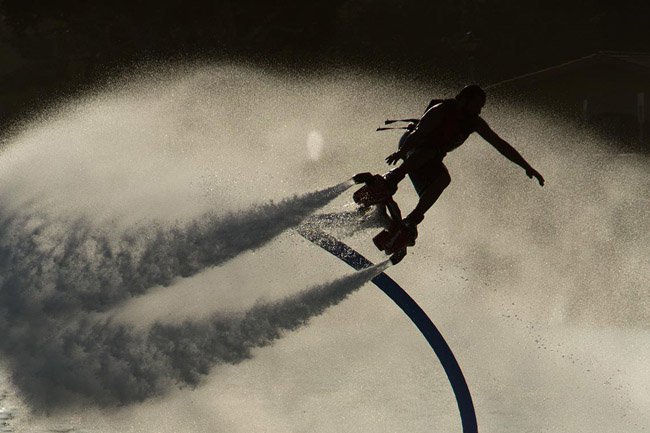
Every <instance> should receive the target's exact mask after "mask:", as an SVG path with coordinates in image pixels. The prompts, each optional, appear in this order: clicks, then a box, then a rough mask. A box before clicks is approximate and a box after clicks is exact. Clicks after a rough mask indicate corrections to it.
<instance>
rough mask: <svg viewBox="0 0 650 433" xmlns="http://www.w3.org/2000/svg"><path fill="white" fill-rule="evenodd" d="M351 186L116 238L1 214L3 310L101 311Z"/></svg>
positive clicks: (247, 244)
mask: <svg viewBox="0 0 650 433" xmlns="http://www.w3.org/2000/svg"><path fill="white" fill-rule="evenodd" d="M349 186H350V182H343V183H340V184H338V185H335V186H333V187H330V188H327V189H324V190H321V191H316V192H312V193H308V194H304V195H302V196H296V197H294V198H292V199H287V200H283V201H282V202H280V203H272V202H271V203H268V204H263V205H258V206H254V207H252V208H250V209H248V210H245V211H242V212H239V213H231V214H228V215H226V216H222V217H218V216H216V215H214V214H206V215H204V216H203V217H201V218H199V219H197V220H195V221H194V222H192V223H190V224H188V225H186V226H184V227H165V226H153V227H152V226H149V227H142V228H139V229H134V230H131V231H130V232H127V233H125V234H122V235H121V236H116V235H115V234H113V233H110V232H108V231H106V230H101V229H97V228H95V227H93V226H92V225H91V224H90V223H87V222H85V221H83V220H78V221H74V222H66V221H56V222H53V221H51V220H49V221H48V220H44V219H40V220H39V219H38V218H36V217H34V216H23V217H19V216H11V217H10V216H4V218H2V220H1V221H0V271H1V272H0V274H1V275H2V276H1V277H0V302H1V304H2V309H3V310H4V311H5V314H9V315H11V314H14V313H15V314H19V315H20V314H22V313H21V312H23V311H29V310H31V309H41V308H42V309H43V310H44V311H45V312H46V313H48V314H67V313H68V312H69V311H76V310H92V311H104V310H106V309H107V308H110V307H111V306H113V305H115V304H117V303H119V302H122V301H124V300H125V299H127V298H129V297H131V296H135V295H140V294H143V293H145V292H146V290H147V289H149V288H151V287H154V286H158V285H163V286H164V285H169V284H171V283H172V281H173V280H174V279H175V278H177V277H189V276H192V275H194V274H196V273H197V272H199V271H201V270H203V269H205V268H207V267H210V266H218V265H221V264H223V263H224V262H226V261H228V260H230V259H232V258H234V257H236V256H237V255H239V254H241V253H243V252H245V251H248V250H252V249H256V248H260V247H262V246H264V245H265V244H266V243H267V242H269V241H270V240H272V239H273V238H275V237H276V236H277V235H279V234H280V233H282V232H283V231H285V230H287V229H288V228H291V227H294V226H296V225H298V224H300V223H301V222H302V220H303V219H305V218H306V217H307V216H309V215H310V214H311V213H312V212H313V211H314V210H316V209H318V208H320V207H322V206H324V205H326V204H327V203H328V202H330V201H331V200H333V199H334V198H336V197H337V196H338V195H339V194H341V193H342V192H343V191H345V190H346V189H347V188H348V187H349Z"/></svg>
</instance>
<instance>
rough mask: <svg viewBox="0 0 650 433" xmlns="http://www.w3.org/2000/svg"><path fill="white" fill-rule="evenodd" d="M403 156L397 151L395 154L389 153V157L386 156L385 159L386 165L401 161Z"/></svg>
mask: <svg viewBox="0 0 650 433" xmlns="http://www.w3.org/2000/svg"><path fill="white" fill-rule="evenodd" d="M403 156H404V155H402V152H400V151H399V150H398V151H397V152H395V153H391V154H390V155H388V156H387V157H386V164H388V165H393V164H397V162H398V161H399V160H400V159H402V157H403Z"/></svg>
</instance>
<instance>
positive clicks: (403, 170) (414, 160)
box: [384, 149, 449, 201]
mask: <svg viewBox="0 0 650 433" xmlns="http://www.w3.org/2000/svg"><path fill="white" fill-rule="evenodd" d="M437 157H439V155H438V152H437V151H435V150H430V149H427V150H420V151H417V152H413V153H412V154H411V155H409V156H408V157H407V158H406V159H405V160H404V162H402V163H401V164H400V165H399V166H398V167H396V168H394V169H392V170H391V171H389V172H388V173H386V174H385V175H384V179H386V180H387V181H388V182H390V183H391V184H393V185H394V186H395V187H397V184H398V183H400V182H401V181H402V179H404V177H405V176H406V175H407V174H409V173H413V172H414V171H417V170H418V169H420V168H422V167H424V166H425V165H426V164H428V163H430V162H431V161H432V160H433V159H434V158H437ZM447 175H449V173H447ZM443 189H444V188H443ZM434 201H435V200H434Z"/></svg>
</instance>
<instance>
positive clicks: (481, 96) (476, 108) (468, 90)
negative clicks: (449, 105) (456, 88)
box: [456, 84, 485, 116]
mask: <svg viewBox="0 0 650 433" xmlns="http://www.w3.org/2000/svg"><path fill="white" fill-rule="evenodd" d="M456 100H457V101H458V104H459V105H460V107H461V109H462V110H463V111H464V112H465V114H467V115H469V116H478V115H479V114H481V108H483V106H484V105H485V91H484V90H483V89H481V87H480V86H478V85H476V84H470V85H469V86H466V87H465V88H463V90H461V91H460V93H459V94H458V95H456Z"/></svg>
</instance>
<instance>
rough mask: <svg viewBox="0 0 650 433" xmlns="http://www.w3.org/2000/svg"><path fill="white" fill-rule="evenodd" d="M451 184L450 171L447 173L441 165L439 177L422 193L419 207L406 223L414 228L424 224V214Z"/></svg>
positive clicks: (407, 218)
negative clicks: (421, 223)
mask: <svg viewBox="0 0 650 433" xmlns="http://www.w3.org/2000/svg"><path fill="white" fill-rule="evenodd" d="M450 183H451V176H449V171H447V167H445V165H444V164H442V163H441V164H440V168H439V169H438V173H437V175H436V176H435V178H434V179H433V181H432V182H431V183H430V184H429V185H427V187H426V188H425V189H424V190H423V191H422V194H421V195H420V200H419V201H418V204H417V206H415V209H413V211H412V212H411V213H410V214H409V215H408V216H407V217H406V218H404V223H405V224H406V225H411V226H413V227H415V226H417V225H418V224H420V222H422V220H423V219H424V213H425V212H426V211H428V210H429V208H430V207H431V206H433V204H434V203H435V202H436V201H437V200H438V198H439V197H440V195H441V194H442V192H443V191H444V190H445V188H447V187H448V186H449V184H450Z"/></svg>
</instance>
